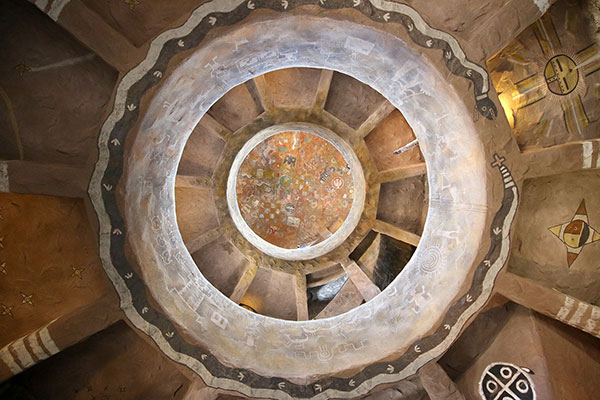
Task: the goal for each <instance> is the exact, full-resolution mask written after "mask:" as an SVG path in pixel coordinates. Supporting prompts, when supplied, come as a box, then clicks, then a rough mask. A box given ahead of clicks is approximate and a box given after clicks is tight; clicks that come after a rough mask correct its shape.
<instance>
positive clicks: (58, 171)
mask: <svg viewBox="0 0 600 400" xmlns="http://www.w3.org/2000/svg"><path fill="white" fill-rule="evenodd" d="M90 174H91V172H90V171H89V170H88V169H87V168H85V167H72V166H68V165H59V164H44V163H36V162H32V161H19V160H13V161H0V192H8V193H23V194H42V195H47V196H59V197H76V198H82V197H84V196H86V190H87V184H88V180H89V176H90Z"/></svg>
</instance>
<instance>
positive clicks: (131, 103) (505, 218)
mask: <svg viewBox="0 0 600 400" xmlns="http://www.w3.org/2000/svg"><path fill="white" fill-rule="evenodd" d="M224 3H225V2H223V3H221V2H219V3H217V2H214V3H205V6H206V5H207V4H212V5H214V6H215V7H217V6H218V5H221V4H223V6H225V4H224ZM229 3H235V4H237V8H233V7H232V6H231V4H229V7H230V8H228V9H227V10H232V11H228V12H223V13H219V12H214V10H215V8H210V9H208V8H207V7H204V9H206V10H210V11H207V12H205V13H196V14H194V15H193V17H192V21H196V24H195V25H194V26H192V27H188V26H187V25H186V28H189V30H187V31H185V32H186V33H185V34H184V35H181V36H168V35H162V36H163V37H164V38H167V39H164V41H163V43H164V46H163V47H159V46H151V49H152V52H153V53H152V55H151V56H148V58H147V60H146V61H144V62H143V63H141V64H140V66H138V67H136V68H137V69H136V71H135V72H136V74H131V73H130V74H128V77H129V79H125V80H124V81H122V83H121V86H120V87H119V90H118V99H117V102H116V104H120V105H121V106H120V108H118V109H116V111H115V112H114V113H113V114H112V115H111V117H109V119H108V120H107V122H106V124H105V126H104V128H103V134H102V135H101V138H100V142H99V146H100V148H101V150H100V152H101V162H99V163H98V165H97V169H96V171H95V174H94V178H93V181H92V184H91V186H90V194H91V196H92V198H93V199H94V204H95V205H96V206H98V205H100V204H101V208H97V211H99V213H101V215H99V216H100V223H101V224H103V225H104V226H103V228H102V229H103V230H106V232H107V233H108V234H107V235H101V247H102V248H103V249H109V255H108V256H107V259H106V260H104V261H105V264H104V265H105V268H106V270H107V274H108V275H109V277H110V278H111V280H112V281H113V284H115V288H116V290H117V291H118V292H119V295H120V296H121V299H122V301H123V305H122V307H123V309H124V311H125V312H126V314H127V316H128V317H129V318H130V319H131V321H132V323H133V324H134V325H136V326H137V327H138V328H139V329H141V330H142V331H144V332H145V333H146V334H148V335H149V336H151V337H152V339H153V340H154V341H155V342H156V343H157V344H158V345H159V346H160V347H161V349H162V350H163V351H164V352H165V354H166V355H167V356H169V357H170V358H172V359H173V360H175V361H177V362H180V363H183V364H185V365H187V366H188V367H189V368H190V369H192V370H193V371H195V372H196V373H198V374H199V375H200V376H201V377H202V378H203V379H204V380H205V381H206V382H214V381H215V380H213V377H214V378H218V381H219V382H220V384H219V385H220V386H222V387H227V388H231V389H234V390H238V391H240V392H242V393H247V394H251V395H253V396H258V397H278V398H320V399H326V398H332V397H336V398H337V397H340V398H342V397H343V398H352V397H356V395H357V394H360V393H362V392H361V391H364V390H365V389H366V388H367V390H368V388H370V387H373V386H374V385H377V384H378V383H382V382H391V381H392V379H402V378H401V377H402V373H404V372H406V373H407V374H408V373H409V372H407V371H410V370H411V368H415V365H417V364H418V362H419V360H421V359H423V356H424V355H425V354H426V353H429V352H433V351H434V350H436V349H439V348H441V347H442V346H443V345H444V343H450V341H451V340H452V338H453V337H455V336H452V335H455V334H456V331H455V332H454V333H453V327H454V326H455V325H459V324H461V323H462V322H461V321H462V319H461V318H462V317H463V316H464V315H467V314H469V313H470V312H472V311H473V310H475V308H476V307H477V304H482V303H481V301H482V299H484V298H487V297H486V296H488V295H489V291H490V287H489V281H490V280H491V279H492V277H493V276H495V274H497V273H498V271H499V270H500V268H502V266H503V265H504V264H505V262H506V259H507V255H508V249H509V247H510V239H509V231H510V228H511V226H512V223H513V221H514V217H515V215H516V208H517V203H518V198H519V193H518V189H517V186H516V184H515V182H514V180H513V178H512V175H511V172H510V170H509V168H508V167H507V166H506V165H505V164H504V163H505V161H506V159H505V158H504V157H500V156H499V155H497V154H496V155H495V157H494V159H493V160H489V161H490V164H491V166H492V168H493V169H496V168H497V169H498V175H497V178H498V179H499V182H501V184H502V185H503V189H504V190H503V197H502V201H501V204H500V208H499V209H498V210H497V212H496V213H495V216H494V218H493V220H492V222H491V226H490V227H489V235H490V237H491V244H490V248H489V251H488V252H487V254H486V255H485V256H484V257H482V259H481V260H479V262H478V263H477V264H476V265H474V266H473V268H474V274H473V275H472V276H473V280H472V282H471V285H470V287H469V288H468V289H467V292H465V293H464V294H461V296H460V297H458V298H456V299H455V301H454V302H453V303H452V304H451V305H449V308H448V310H447V313H446V314H445V317H444V319H443V321H442V322H441V325H440V326H439V327H438V328H436V330H435V331H434V332H431V333H430V334H429V335H428V336H427V337H423V338H420V339H418V340H416V341H415V342H413V343H411V345H410V346H409V349H410V350H408V351H407V352H405V353H404V354H403V355H401V356H400V357H399V358H398V359H395V360H390V361H387V362H380V363H375V364H371V365H369V366H368V367H366V368H364V369H363V370H362V371H360V372H359V373H357V374H355V375H353V376H349V377H346V378H339V377H327V378H323V379H319V380H318V381H316V382H313V383H312V384H299V383H295V382H293V381H290V380H288V379H284V378H280V377H271V376H264V375H260V374H258V373H256V372H254V371H252V370H249V369H242V368H230V367H228V366H226V365H225V364H223V363H222V362H221V361H220V360H219V359H218V358H217V357H216V356H215V355H214V354H213V353H212V352H211V351H210V350H209V349H206V348H203V347H201V346H198V345H196V344H193V343H189V342H188V341H186V338H185V337H184V336H182V335H181V334H180V333H179V332H178V330H177V329H176V328H175V326H174V324H173V323H172V322H171V321H170V320H169V319H168V318H167V316H166V315H164V314H163V313H162V312H161V310H159V309H158V308H156V307H154V306H152V303H151V302H149V301H148V299H147V298H146V296H147V295H148V294H147V291H146V290H145V286H144V282H143V280H142V278H141V276H139V274H138V273H136V272H135V271H134V270H133V269H132V267H131V265H130V264H129V261H128V260H127V258H126V257H125V252H124V245H125V242H126V236H127V230H126V227H125V226H124V221H123V216H122V214H121V210H120V209H119V207H118V205H117V196H116V195H115V190H113V189H114V188H115V187H116V185H117V183H118V181H119V179H120V178H121V175H122V173H123V165H124V163H123V159H124V156H125V154H124V150H123V148H122V147H121V146H120V145H119V144H115V143H114V142H115V140H117V141H118V143H124V142H125V139H126V136H127V133H128V132H129V131H130V130H131V129H132V127H133V126H135V124H136V122H137V121H138V119H139V116H140V111H139V107H138V105H139V104H140V101H141V97H142V96H143V95H144V93H145V92H146V91H147V90H149V89H150V88H152V87H154V86H155V85H157V84H158V83H159V82H160V81H161V78H162V77H163V72H164V70H165V69H166V66H167V65H168V62H169V60H170V59H171V57H173V55H174V54H176V53H178V52H181V51H185V50H188V49H192V48H194V47H196V46H197V45H198V44H199V43H201V42H202V40H203V38H204V36H205V35H206V33H207V32H208V31H209V30H210V29H211V28H212V27H213V26H217V25H229V24H233V23H236V22H239V21H240V20H242V19H243V18H244V17H246V16H247V15H249V13H250V12H251V11H252V10H254V9H257V8H270V9H274V10H276V11H286V10H288V9H292V8H293V7H295V6H300V5H304V4H315V3H316V4H320V5H321V6H323V7H325V8H331V9H333V8H355V9H358V10H360V11H361V12H363V13H365V14H366V15H367V16H369V17H370V18H372V19H374V20H376V21H378V22H391V21H394V22H400V23H402V24H403V25H404V26H405V27H406V28H407V31H408V32H409V35H410V36H411V38H412V39H413V40H414V41H415V42H416V43H417V44H419V45H421V46H424V47H427V48H438V49H444V55H445V59H446V60H447V61H446V65H447V66H448V68H449V69H450V70H451V71H452V72H453V73H455V74H457V75H460V76H464V77H465V78H466V79H469V80H471V81H472V82H473V83H474V87H475V94H476V96H477V97H476V104H477V110H478V111H479V112H480V113H481V114H482V115H483V116H485V117H486V118H489V119H493V118H494V117H495V116H496V109H495V106H494V104H493V102H492V101H491V100H490V99H489V98H488V97H487V93H488V91H489V83H488V76H487V72H485V70H484V69H483V68H482V67H480V66H478V65H475V64H473V63H471V62H470V61H468V60H467V59H466V56H465V55H464V53H463V52H462V49H461V48H460V46H459V45H458V43H457V42H456V40H455V39H454V38H452V36H450V35H448V34H446V33H444V32H441V31H437V30H435V29H433V28H431V27H429V26H428V25H427V24H426V23H425V21H424V20H423V19H422V17H421V16H420V15H419V14H418V13H417V12H416V11H415V10H414V9H412V8H411V7H409V6H407V5H404V4H400V3H394V2H388V1H375V0H373V1H371V2H366V1H360V0H354V1H352V2H350V1H327V2H325V1H321V2H314V1H292V0H290V1H289V2H288V1H284V2H281V3H277V2H272V1H259V0H256V1H247V2H246V1H239V2H233V1H232V2H229ZM375 5H377V6H375ZM186 24H187V23H186ZM181 31H183V30H181ZM174 35H177V33H175V34H174ZM161 40H163V39H161ZM346 43H348V41H347V42H346ZM366 45H371V43H369V42H366V41H364V40H355V42H352V43H350V44H346V46H351V47H350V49H351V50H353V51H354V52H356V53H360V52H363V53H364V51H365V50H364V46H366ZM352 46H354V47H352ZM360 46H363V47H360ZM274 53H275V52H274ZM276 55H278V54H276ZM278 56H279V55H278ZM281 57H284V55H283V54H282V55H281ZM214 73H215V74H219V70H218V69H217V68H215V69H214ZM130 75H131V76H130ZM123 82H125V83H123ZM130 89H131V90H130ZM103 157H104V158H103ZM156 229H158V230H165V229H167V228H166V227H162V226H161V225H160V221H159V224H158V225H157V228H156ZM194 284H195V285H197V283H196V282H193V281H190V282H189V285H186V287H185V288H184V289H183V290H188V289H189V290H190V292H193V291H194V289H198V291H199V288H198V287H194V286H193V285H194ZM178 293H180V295H181V292H180V291H178ZM184 298H185V297H184ZM202 300H203V299H200V300H198V302H201V301H202ZM471 315H472V314H471ZM202 318H204V317H202ZM207 318H210V322H212V323H214V324H215V325H216V326H218V327H219V328H221V329H227V325H228V323H229V321H228V319H227V318H226V317H225V316H223V315H222V314H220V313H219V312H218V311H214V312H213V313H212V315H210V317H207ZM351 346H353V347H354V350H358V349H360V348H361V346H363V344H362V343H357V344H353V345H347V346H345V347H344V348H343V349H341V350H340V352H346V351H349V349H348V348H349V347H351ZM331 354H332V353H331V352H330V351H329V352H328V356H329V357H331Z"/></svg>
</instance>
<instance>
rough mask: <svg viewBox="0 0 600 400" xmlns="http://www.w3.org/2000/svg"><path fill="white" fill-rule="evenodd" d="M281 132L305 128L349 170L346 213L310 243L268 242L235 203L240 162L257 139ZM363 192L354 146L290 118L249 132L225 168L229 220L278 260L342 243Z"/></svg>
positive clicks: (313, 254)
mask: <svg viewBox="0 0 600 400" xmlns="http://www.w3.org/2000/svg"><path fill="white" fill-rule="evenodd" d="M282 132H307V133H310V134H313V135H316V136H319V137H321V138H323V139H325V140H326V141H327V142H329V143H331V145H332V146H333V147H335V148H336V149H337V150H338V151H339V152H340V153H341V154H342V156H343V157H344V159H345V160H346V162H347V163H348V165H349V166H350V171H351V172H352V181H353V184H354V200H353V201H352V206H351V207H350V212H349V213H348V216H347V217H346V219H345V220H344V222H343V224H342V226H341V227H340V228H339V229H338V230H337V231H335V232H334V233H333V235H331V236H330V237H329V238H327V239H325V240H323V241H322V242H320V243H317V244H316V245H314V246H308V247H304V248H298V249H285V248H282V247H279V246H276V245H274V244H272V243H269V242H268V241H266V240H264V239H263V238H261V237H260V236H259V235H257V234H256V233H255V232H254V231H253V230H252V228H250V226H248V224H247V223H246V220H245V219H244V217H242V214H241V212H240V207H239V205H238V201H237V194H236V186H237V175H238V171H239V169H240V167H241V166H242V163H243V162H244V160H245V159H246V157H247V156H248V154H250V152H251V151H252V150H254V148H255V147H256V146H257V145H258V144H259V143H261V142H263V141H265V140H266V139H268V138H269V137H271V136H273V135H277V134H278V133H282ZM365 195H366V184H365V176H364V174H363V171H362V167H361V164H360V161H359V160H358V157H357V156H356V154H355V153H354V150H352V147H350V145H349V144H348V143H347V142H346V141H344V140H343V139H342V138H340V137H339V136H338V135H336V134H335V133H334V132H332V131H330V130H329V129H327V128H325V127H322V126H318V125H314V124H308V123H300V122H290V123H285V124H279V125H275V126H271V127H269V128H266V129H263V130H261V131H260V132H258V133H257V134H256V135H254V136H252V137H251V138H250V139H249V140H248V141H247V142H246V143H245V144H244V145H243V146H242V148H241V149H240V151H239V152H238V154H237V155H236V156H235V159H234V160H233V164H232V165H231V169H230V170H229V177H228V178H227V206H228V207H229V214H230V215H231V219H233V223H234V224H235V225H236V227H237V228H238V230H239V231H240V233H241V234H242V235H243V236H244V237H245V238H246V240H248V241H249V242H250V243H252V244H253V245H254V246H255V247H256V248H257V249H259V250H260V251H262V252H263V253H265V254H268V255H270V256H271V257H275V258H280V259H282V260H310V259H313V258H316V257H319V256H321V255H323V254H327V253H329V252H330V251H331V250H333V249H335V248H336V247H338V246H339V245H340V244H342V243H343V242H344V240H346V239H347V238H348V236H350V234H351V233H352V231H353V230H354V228H356V225H358V223H359V221H360V217H361V214H362V211H363V208H364V204H365Z"/></svg>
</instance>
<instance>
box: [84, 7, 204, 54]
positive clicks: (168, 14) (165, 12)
mask: <svg viewBox="0 0 600 400" xmlns="http://www.w3.org/2000/svg"><path fill="white" fill-rule="evenodd" d="M203 2H205V1H202V0H200V1H199V0H184V1H178V2H176V3H173V2H161V3H154V2H146V1H143V0H142V1H140V0H131V1H129V0H128V1H107V2H102V1H101V2H99V1H94V0H83V3H84V4H85V5H87V6H88V7H89V8H90V9H92V10H94V11H95V12H96V13H98V15H100V16H101V17H102V18H103V19H104V20H105V21H106V23H107V24H109V25H110V26H112V27H113V28H114V29H115V30H117V31H119V32H121V33H122V34H123V35H125V36H126V37H127V38H128V39H129V40H130V41H131V43H133V44H134V45H136V46H138V47H139V46H141V45H143V44H145V43H146V42H147V41H149V40H150V39H153V38H154V37H155V36H157V35H158V34H159V33H160V32H162V31H164V30H165V29H168V28H172V27H174V26H176V23H177V22H179V21H181V20H182V19H183V18H185V17H187V15H189V13H190V12H192V11H193V10H194V9H195V8H196V7H198V6H199V5H200V4H201V3H203Z"/></svg>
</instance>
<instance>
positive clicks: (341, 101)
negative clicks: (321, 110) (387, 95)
mask: <svg viewBox="0 0 600 400" xmlns="http://www.w3.org/2000/svg"><path fill="white" fill-rule="evenodd" d="M384 100H385V99H384V98H383V96H382V95H380V94H379V93H378V92H376V91H375V90H374V89H372V88H371V87H369V86H367V85H365V84H364V83H361V82H359V81H357V80H356V79H354V78H352V77H351V76H348V75H345V74H341V73H339V72H334V74H333V78H332V79H331V86H330V88H329V96H328V97H327V102H326V103H325V111H328V112H330V113H331V114H333V115H334V116H336V117H337V118H339V119H341V120H342V121H343V122H345V123H346V124H348V125H349V126H350V127H352V128H354V129H356V128H358V127H359V126H360V125H361V124H362V123H363V122H365V121H366V119H367V118H369V115H371V113H373V112H374V111H375V110H376V109H377V107H378V106H379V105H380V104H381V103H382V102H383V101H384Z"/></svg>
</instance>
